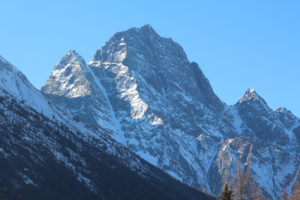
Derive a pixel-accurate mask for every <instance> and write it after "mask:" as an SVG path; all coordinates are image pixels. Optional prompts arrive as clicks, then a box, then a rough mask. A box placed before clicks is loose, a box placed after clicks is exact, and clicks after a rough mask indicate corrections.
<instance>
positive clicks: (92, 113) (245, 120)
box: [0, 25, 300, 199]
mask: <svg viewBox="0 0 300 200" xmlns="http://www.w3.org/2000/svg"><path fill="white" fill-rule="evenodd" d="M0 80H1V81H0V89H1V93H0V94H1V105H0V106H1V113H0V114H1V116H0V117H1V125H0V126H1V129H0V130H1V131H0V134H1V136H2V137H1V139H0V159H1V160H0V163H3V164H1V166H0V168H2V169H1V171H0V173H1V172H3V174H1V177H5V178H4V179H3V181H1V179H0V181H1V182H0V186H1V185H3V187H4V186H5V184H6V185H8V186H5V187H7V188H9V189H8V190H5V195H8V197H9V195H14V194H17V193H18V192H19V193H20V195H32V192H30V191H36V192H35V194H36V195H37V196H32V197H31V198H37V199H38V198H40V197H43V199H47V198H48V199H53V198H61V199H67V198H72V199H76V198H77V199H83V198H85V199H93V198H95V199H147V198H148V199H209V198H213V197H211V196H208V195H206V194H204V193H202V192H200V191H199V189H200V190H202V191H203V190H205V191H207V192H208V193H211V194H215V195H219V194H220V191H221V190H222V186H223V184H224V183H228V182H230V183H233V184H234V183H235V182H236V181H235V178H236V176H237V174H238V173H239V170H241V169H243V170H244V169H245V170H246V169H247V173H249V176H251V177H252V178H253V183H254V184H255V185H257V186H258V187H259V188H260V192H261V194H262V195H263V196H265V197H266V198H268V199H280V195H281V193H282V192H287V193H291V191H292V189H293V186H294V184H295V182H296V181H297V178H296V177H298V171H299V169H300V166H299V163H300V162H299V161H300V159H299V155H300V154H299V151H300V120H299V118H297V117H296V116H294V115H293V114H292V112H291V111H288V110H287V109H285V108H279V109H277V110H275V111H274V110H272V109H271V108H269V106H268V105H267V103H266V102H265V101H264V99H263V98H262V97H261V96H260V95H259V94H257V93H256V92H255V90H254V89H252V88H249V89H248V90H247V91H246V93H245V94H244V96H243V97H241V98H240V99H239V100H237V103H236V104H234V105H227V104H225V103H224V102H223V101H222V100H220V99H219V98H218V96H217V95H216V94H215V93H214V91H213V89H212V87H211V85H210V83H209V81H208V79H207V78H206V77H205V75H204V74H203V72H202V71H201V69H200V68H199V66H198V64H197V63H195V62H190V61H189V60H188V59H187V56H186V54H185V52H184V50H183V48H182V47H181V46H180V45H179V44H177V43H176V42H174V41H173V40H172V39H170V38H164V37H161V36H160V35H158V34H157V33H156V31H155V30H154V29H153V28H152V27H151V26H150V25H145V26H143V27H141V28H131V29H129V30H126V31H123V32H118V33H116V34H114V35H113V36H112V38H111V39H110V40H109V41H108V42H106V43H105V44H104V46H102V47H101V48H99V49H98V50H97V51H96V53H95V55H94V57H93V59H92V60H91V61H90V62H89V63H87V62H86V61H85V60H84V59H83V58H82V57H81V56H80V55H79V54H78V53H77V52H76V51H75V50H70V51H68V52H67V53H66V55H65V56H64V57H63V58H62V59H61V61H60V62H59V63H58V64H57V65H55V67H54V69H53V72H52V74H51V75H50V77H49V79H48V80H47V81H46V83H45V84H44V86H43V87H42V88H41V90H40V91H39V90H37V89H35V88H34V87H33V86H32V85H31V84H30V83H29V82H28V80H27V79H26V77H25V76H24V75H23V74H22V73H21V72H19V71H18V70H17V69H16V68H15V67H13V66H12V65H11V64H10V63H9V62H7V61H6V60H4V59H3V58H1V59H0ZM8 172H9V173H8ZM53 175H55V176H53ZM175 179H177V180H175ZM49 185H51V187H49ZM10 190H11V191H10ZM15 191H17V192H15ZM66 191H70V194H66ZM278 191H280V192H278ZM0 194H1V193H0ZM38 195H40V196H38ZM51 195H52V196H51ZM63 195H67V196H65V197H64V196H63ZM151 195H153V196H151ZM46 197H47V198H46Z"/></svg>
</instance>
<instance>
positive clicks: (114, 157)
mask: <svg viewBox="0 0 300 200" xmlns="http://www.w3.org/2000/svg"><path fill="white" fill-rule="evenodd" d="M104 141H105V142H104ZM97 143H98V144H99V145H96V144H97ZM0 199H1V200H4V199H5V200H6V199H9V200H11V199H30V200H34V199H39V200H40V199H44V200H47V199H49V200H50V199H51V200H52V199H55V200H59V199H63V200H67V199H72V200H76V199H111V200H114V199H122V200H126V199H130V200H134V199H139V200H140V199H143V200H146V199H149V200H150V199H151V200H153V199H156V200H159V199H163V200H166V199H182V200H188V199H191V200H192V199H195V200H196V199H213V198H212V197H209V196H207V195H205V194H203V193H201V192H199V191H197V190H195V189H192V188H190V187H188V186H186V185H184V184H181V183H179V182H178V181H176V180H174V179H173V178H171V177H170V176H168V175H167V174H165V173H163V172H162V171H160V170H158V169H157V168H155V167H153V166H151V165H149V164H148V163H146V162H145V161H143V160H141V159H139V158H138V157H137V156H135V155H134V154H132V153H130V152H129V151H128V150H127V149H125V148H124V147H122V146H121V145H118V144H117V143H115V142H113V141H112V140H111V139H110V138H108V137H106V138H104V137H103V138H101V139H95V138H89V139H85V137H83V136H82V134H81V133H80V132H74V131H71V130H70V129H69V128H67V127H66V126H64V125H63V124H60V123H57V122H53V121H51V120H49V119H48V118H47V117H45V116H44V115H43V114H41V113H38V112H36V111H35V110H33V109H31V108H29V107H27V106H26V105H24V103H22V102H18V100H16V99H14V98H13V97H12V96H11V95H10V94H8V93H7V92H6V91H4V90H1V96H0Z"/></svg>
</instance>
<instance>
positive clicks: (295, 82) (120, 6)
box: [0, 0, 300, 116]
mask: <svg viewBox="0 0 300 200" xmlns="http://www.w3.org/2000/svg"><path fill="white" fill-rule="evenodd" d="M144 24H151V25H152V26H153V28H154V29H155V30H156V31H157V32H158V33H159V34H160V35H162V36H165V37H171V38H173V39H174V40H175V41H177V42H178V43H179V44H181V45H182V46H183V48H184V49H185V51H186V53H187V55H188V57H189V59H190V60H191V61H196V62H197V63H199V65H200V67H201V69H202V70H203V71H204V73H205V74H206V76H207V77H208V79H209V80H210V82H211V84H212V86H213V88H214V90H215V92H216V93H217V95H218V96H219V97H220V98H221V99H222V100H223V101H225V102H226V103H228V104H234V103H235V102H236V101H237V100H238V99H239V98H240V97H241V96H242V95H243V94H244V92H245V90H246V89H247V88H248V87H253V88H255V89H256V91H257V92H258V93H259V94H260V95H261V96H262V97H263V98H264V99H265V100H266V101H267V102H268V104H269V105H270V106H271V108H273V109H276V108H278V107H280V106H282V107H287V108H288V109H290V110H292V111H293V113H294V114H296V115H297V116H300V1H298V0H297V1H296V0H295V1H292V0H289V1H279V0H278V1H276V0H264V1H262V0H251V1H250V0H243V1H241V0H237V1H230V0H226V1H215V0H211V1H200V0H190V1H189V0H185V1H179V0H164V1H163V0H151V1H146V0H144V1H143V0H129V1H124V0H119V1H116V0H109V1H107V0H105V1H101V0H51V1H50V0H49V1H40V0H39V1H38V0H35V1H33V0H27V1H23V0H19V1H17V0H9V1H5V0H0V55H2V56H3V57H5V58H6V59H8V60H9V61H10V62H11V63H13V64H14V65H15V66H17V67H18V68H19V69H20V70H21V71H22V72H24V73H25V75H26V76H27V77H28V79H29V80H30V81H31V82H32V83H33V84H34V85H35V86H36V87H37V88H40V87H41V86H42V85H43V83H44V82H45V81H46V80H47V78H48V76H49V75H50V73H51V71H52V69H53V67H54V65H55V64H56V63H57V62H58V61H59V60H60V59H61V57H62V56H63V55H64V54H65V53H66V51H67V50H69V49H75V50H76V51H77V52H79V53H80V54H81V55H82V56H83V57H84V58H85V59H86V60H87V61H90V60H91V58H92V56H93V55H94V53H95V51H96V49H97V48H99V47H101V46H102V45H103V44H104V43H105V42H106V41H107V40H108V39H109V38H110V37H111V36H112V35H113V34H114V33H115V32H117V31H122V30H126V29H128V28H130V27H139V26H142V25H144Z"/></svg>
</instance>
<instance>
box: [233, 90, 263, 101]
mask: <svg viewBox="0 0 300 200" xmlns="http://www.w3.org/2000/svg"><path fill="white" fill-rule="evenodd" d="M261 99H262V98H261V97H260V96H259V95H258V94H257V93H256V91H255V90H254V89H253V88H248V89H247V91H246V92H245V94H244V96H243V97H242V98H240V99H239V101H238V103H243V102H245V101H259V100H261Z"/></svg>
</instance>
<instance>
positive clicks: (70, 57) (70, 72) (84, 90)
mask: <svg viewBox="0 0 300 200" xmlns="http://www.w3.org/2000/svg"><path fill="white" fill-rule="evenodd" d="M87 72H88V66H87V65H86V63H85V61H84V59H83V58H82V57H81V56H80V55H79V54H78V53H77V52H76V51H74V50H70V51H68V52H67V53H66V54H65V56H64V57H63V58H62V59H61V61H60V62H59V63H58V64H57V65H55V67H54V70H53V72H52V74H51V76H50V78H49V79H48V80H47V82H46V83H45V85H44V86H43V87H42V89H41V90H42V92H43V93H45V94H52V95H58V96H66V97H70V98H75V97H79V96H85V95H88V94H90V85H89V82H88V80H87V77H86V74H87Z"/></svg>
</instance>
